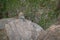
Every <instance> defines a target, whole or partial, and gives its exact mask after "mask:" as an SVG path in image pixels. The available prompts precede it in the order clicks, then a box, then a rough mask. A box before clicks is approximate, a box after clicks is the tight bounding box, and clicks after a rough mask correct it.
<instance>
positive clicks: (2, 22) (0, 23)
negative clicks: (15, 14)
mask: <svg viewBox="0 0 60 40" xmlns="http://www.w3.org/2000/svg"><path fill="white" fill-rule="evenodd" d="M12 19H15V18H6V19H0V29H4V27H5V24H6V23H7V21H8V20H12Z"/></svg>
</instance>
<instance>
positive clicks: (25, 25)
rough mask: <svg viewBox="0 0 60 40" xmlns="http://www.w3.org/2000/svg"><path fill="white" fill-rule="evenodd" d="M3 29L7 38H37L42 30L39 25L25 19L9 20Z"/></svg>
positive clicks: (22, 39)
mask: <svg viewBox="0 0 60 40" xmlns="http://www.w3.org/2000/svg"><path fill="white" fill-rule="evenodd" d="M5 29H6V31H7V35H8V37H9V40H37V37H38V36H39V35H40V34H41V35H43V34H42V32H43V31H44V30H43V28H41V27H40V26H39V25H37V24H36V23H33V22H31V21H29V20H26V19H25V20H23V19H14V20H9V21H8V23H6V24H5Z"/></svg>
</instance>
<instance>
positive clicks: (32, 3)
mask: <svg viewBox="0 0 60 40" xmlns="http://www.w3.org/2000/svg"><path fill="white" fill-rule="evenodd" d="M58 4H59V0H0V19H1V18H9V17H14V16H16V15H17V14H18V13H19V12H23V13H24V15H25V18H26V19H28V20H31V21H33V22H35V23H37V24H39V25H40V26H41V27H43V28H44V29H46V28H48V27H49V26H50V25H51V24H53V23H55V22H56V20H57V18H58V17H59V15H60V12H59V10H58V9H59V8H58Z"/></svg>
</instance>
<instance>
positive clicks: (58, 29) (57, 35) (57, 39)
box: [43, 25, 60, 40]
mask: <svg viewBox="0 0 60 40" xmlns="http://www.w3.org/2000/svg"><path fill="white" fill-rule="evenodd" d="M46 31H47V34H46V36H45V38H44V39H43V40H60V25H52V26H51V27H50V28H48V29H47V30H46Z"/></svg>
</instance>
